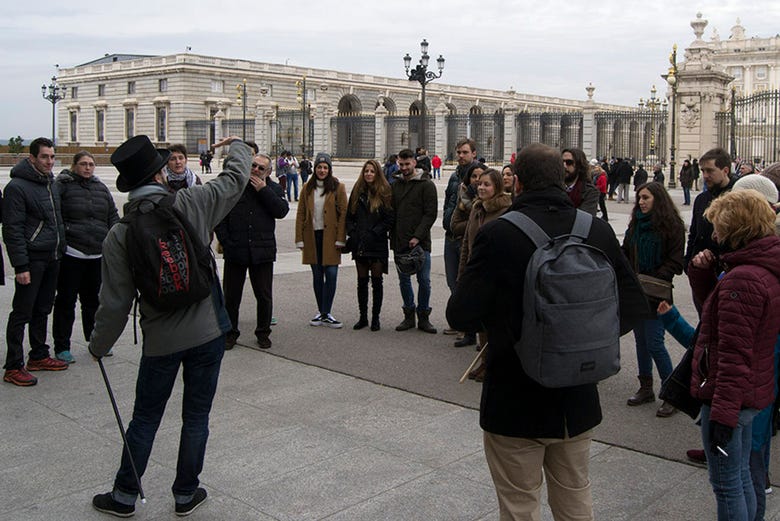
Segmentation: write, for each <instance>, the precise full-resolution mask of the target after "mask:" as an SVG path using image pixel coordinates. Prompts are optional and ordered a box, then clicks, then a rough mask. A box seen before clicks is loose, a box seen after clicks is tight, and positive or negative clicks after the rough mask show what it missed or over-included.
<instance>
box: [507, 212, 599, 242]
mask: <svg viewBox="0 0 780 521" xmlns="http://www.w3.org/2000/svg"><path fill="white" fill-rule="evenodd" d="M499 219H503V220H505V221H507V222H509V223H512V224H514V225H515V226H516V227H517V229H518V230H520V231H521V232H523V233H524V234H526V236H528V238H529V239H531V240H532V241H533V243H534V244H535V245H536V247H537V248H541V247H542V246H544V245H545V244H547V243H548V242H550V241H551V240H552V239H551V238H550V236H549V235H547V234H546V233H545V231H544V230H542V228H541V227H540V226H539V225H538V224H536V223H535V222H534V221H533V219H531V218H530V217H528V216H527V215H526V214H524V213H522V212H518V211H517V210H513V211H511V212H507V213H505V214H504V215H502V216H501V217H499ZM588 227H590V225H588Z"/></svg>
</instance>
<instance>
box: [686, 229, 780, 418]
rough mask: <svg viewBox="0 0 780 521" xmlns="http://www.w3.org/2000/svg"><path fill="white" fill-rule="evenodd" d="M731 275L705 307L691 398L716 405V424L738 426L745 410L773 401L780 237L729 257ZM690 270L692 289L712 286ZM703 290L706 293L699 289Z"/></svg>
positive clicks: (779, 303)
mask: <svg viewBox="0 0 780 521" xmlns="http://www.w3.org/2000/svg"><path fill="white" fill-rule="evenodd" d="M721 261H722V262H723V264H724V265H725V266H726V273H725V275H724V276H723V277H722V278H721V280H720V281H719V282H717V284H716V285H715V287H714V289H712V291H711V292H710V294H709V297H708V298H707V300H706V301H705V302H704V307H703V310H702V315H701V326H700V331H699V337H698V338H697V340H696V346H695V347H694V355H693V376H692V378H691V394H692V395H693V396H695V397H697V398H699V399H700V400H703V401H706V402H710V403H711V404H712V413H711V416H710V418H711V419H712V420H713V421H716V422H718V423H721V424H723V425H727V426H729V427H735V426H736V425H737V420H738V417H739V412H740V410H741V409H745V408H755V409H763V408H764V407H766V406H768V405H769V404H771V403H772V402H773V401H774V397H775V378H774V346H775V342H776V341H777V335H778V333H780V313H778V312H777V310H778V309H780V280H778V278H780V238H778V237H776V236H774V235H772V236H770V237H764V238H763V239H759V240H757V241H753V242H752V243H750V244H749V245H747V246H745V247H744V248H741V249H739V250H737V251H734V252H729V253H724V254H723V255H722V256H721ZM709 271H710V270H702V269H700V268H696V267H694V266H693V265H691V266H690V267H689V268H688V274H689V277H690V279H691V285H692V286H701V285H702V284H708V283H711V281H712V279H711V277H710V276H709V273H708V272H709ZM697 289H698V290H699V291H703V290H702V289H701V288H697Z"/></svg>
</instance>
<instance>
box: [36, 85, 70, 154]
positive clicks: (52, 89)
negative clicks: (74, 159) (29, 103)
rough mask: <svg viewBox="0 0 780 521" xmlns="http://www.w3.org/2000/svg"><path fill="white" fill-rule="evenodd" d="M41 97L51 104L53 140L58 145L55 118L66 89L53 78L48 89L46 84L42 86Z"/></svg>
mask: <svg viewBox="0 0 780 521" xmlns="http://www.w3.org/2000/svg"><path fill="white" fill-rule="evenodd" d="M47 90H48V93H47ZM41 95H42V96H43V99H45V100H47V101H49V102H50V103H51V140H52V142H53V143H54V144H55V145H56V144H57V132H56V127H55V126H54V116H55V114H56V113H57V110H56V107H57V102H58V101H62V100H64V99H65V87H60V86H59V85H57V77H56V76H52V77H51V83H49V86H48V87H47V86H46V85H45V84H44V85H41Z"/></svg>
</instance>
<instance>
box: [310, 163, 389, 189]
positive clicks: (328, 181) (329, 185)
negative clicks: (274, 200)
mask: <svg viewBox="0 0 780 521" xmlns="http://www.w3.org/2000/svg"><path fill="white" fill-rule="evenodd" d="M321 162H323V163H324V161H321ZM380 173H381V170H380ZM317 179H319V178H318V177H317V175H316V174H315V175H312V176H311V177H309V180H308V181H306V184H305V185H303V195H304V196H307V197H308V195H309V194H310V193H312V192H313V191H314V189H315V188H317ZM322 183H323V185H324V186H325V194H328V193H330V192H335V191H336V187H338V185H339V180H338V179H336V178H335V177H333V169H332V168H329V169H328V176H327V177H326V178H325V179H323V180H322ZM325 194H323V195H325Z"/></svg>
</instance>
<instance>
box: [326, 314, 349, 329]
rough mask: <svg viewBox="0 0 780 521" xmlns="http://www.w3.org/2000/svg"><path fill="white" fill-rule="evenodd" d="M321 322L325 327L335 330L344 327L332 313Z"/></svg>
mask: <svg viewBox="0 0 780 521" xmlns="http://www.w3.org/2000/svg"><path fill="white" fill-rule="evenodd" d="M321 322H322V325H323V326H327V327H331V328H333V329H341V328H342V327H344V324H342V323H341V322H339V321H338V320H336V319H335V318H334V317H333V315H331V314H330V313H328V314H327V315H325V316H324V317H322V319H321Z"/></svg>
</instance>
